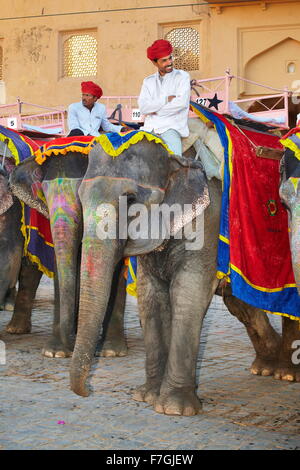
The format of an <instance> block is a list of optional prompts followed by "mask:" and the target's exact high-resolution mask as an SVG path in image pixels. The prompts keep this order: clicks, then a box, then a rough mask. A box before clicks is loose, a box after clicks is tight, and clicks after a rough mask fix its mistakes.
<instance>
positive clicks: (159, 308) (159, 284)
mask: <svg viewBox="0 0 300 470" xmlns="http://www.w3.org/2000/svg"><path fill="white" fill-rule="evenodd" d="M141 258H142V257H139V261H138V275H137V278H138V283H137V292H138V307H139V315H140V320H141V324H142V328H143V334H144V344H145V349H146V383H145V384H143V385H141V386H139V387H138V388H137V389H136V390H135V392H134V394H133V399H134V400H136V401H144V402H146V403H149V404H151V405H152V404H153V403H154V402H155V401H156V399H157V398H158V396H159V392H160V387H161V383H162V380H163V376H164V373H165V367H166V363H167V359H168V350H169V344H170V334H171V333H170V332H171V308H170V297H169V284H168V283H167V282H164V281H161V280H160V279H158V278H157V277H155V276H153V275H151V274H149V269H148V268H147V266H146V265H143V262H142V260H141Z"/></svg>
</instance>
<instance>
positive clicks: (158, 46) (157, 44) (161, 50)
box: [147, 39, 173, 60]
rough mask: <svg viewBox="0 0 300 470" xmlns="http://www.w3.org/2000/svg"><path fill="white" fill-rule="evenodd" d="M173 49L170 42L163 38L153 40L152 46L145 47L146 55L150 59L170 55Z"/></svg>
mask: <svg viewBox="0 0 300 470" xmlns="http://www.w3.org/2000/svg"><path fill="white" fill-rule="evenodd" d="M172 51H173V47H172V44H171V43H170V42H169V41H166V40H165V39H158V40H157V41H154V43H153V44H152V46H150V47H148V49H147V57H148V59H150V60H155V59H161V58H162V57H166V56H168V55H170V54H171V53H172Z"/></svg>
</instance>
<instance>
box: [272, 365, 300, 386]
mask: <svg viewBox="0 0 300 470" xmlns="http://www.w3.org/2000/svg"><path fill="white" fill-rule="evenodd" d="M274 378H275V379H277V380H286V381H288V382H300V366H299V365H298V366H296V365H293V364H289V365H282V366H280V365H279V366H278V367H277V368H276V370H275V372H274Z"/></svg>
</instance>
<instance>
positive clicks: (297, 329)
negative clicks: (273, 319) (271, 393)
mask: <svg viewBox="0 0 300 470" xmlns="http://www.w3.org/2000/svg"><path fill="white" fill-rule="evenodd" d="M299 348H300V323H299V322H298V321H296V320H290V319H289V318H286V317H283V318H282V346H281V350H280V356H279V366H278V367H277V368H276V370H275V373H274V377H275V379H281V380H288V381H290V382H293V381H295V382H300V364H299V362H300V361H299V352H298V353H297V350H298V351H299Z"/></svg>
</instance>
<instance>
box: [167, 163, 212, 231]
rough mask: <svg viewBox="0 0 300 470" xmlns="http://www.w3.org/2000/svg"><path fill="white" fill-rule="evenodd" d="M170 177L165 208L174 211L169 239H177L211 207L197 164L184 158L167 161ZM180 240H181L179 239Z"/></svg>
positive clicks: (199, 166) (199, 164) (203, 175)
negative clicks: (172, 237) (167, 207)
mask: <svg viewBox="0 0 300 470" xmlns="http://www.w3.org/2000/svg"><path fill="white" fill-rule="evenodd" d="M170 158H171V159H172V162H171V174H170V178H169V183H168V186H167V189H166V195H165V198H164V204H167V205H168V206H169V208H170V209H172V207H174V208H175V210H174V212H173V211H172V212H173V213H174V216H173V219H171V224H170V235H171V236H174V237H175V238H178V237H176V234H177V235H178V233H179V232H182V230H183V229H184V234H185V235H186V234H187V232H188V230H187V229H188V226H189V229H190V230H191V229H192V226H191V224H192V222H193V221H194V220H195V219H196V218H199V217H200V216H201V215H202V214H203V213H204V210H205V209H206V208H207V207H208V205H209V203H210V198H209V191H208V185H207V179H206V176H205V173H204V170H203V167H202V164H201V163H200V162H199V161H195V160H191V159H186V158H184V157H178V156H173V155H172V157H170ZM179 238H180V237H179Z"/></svg>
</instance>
